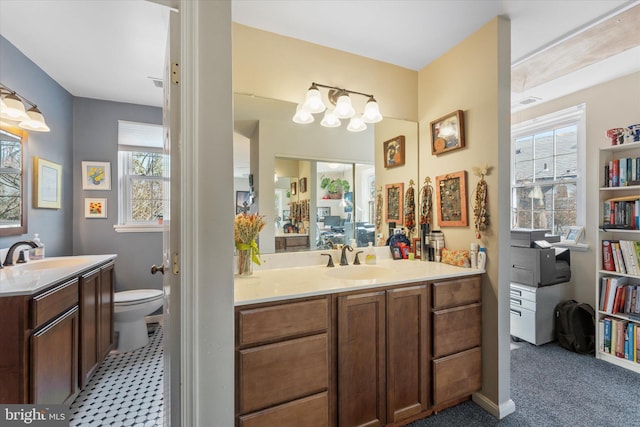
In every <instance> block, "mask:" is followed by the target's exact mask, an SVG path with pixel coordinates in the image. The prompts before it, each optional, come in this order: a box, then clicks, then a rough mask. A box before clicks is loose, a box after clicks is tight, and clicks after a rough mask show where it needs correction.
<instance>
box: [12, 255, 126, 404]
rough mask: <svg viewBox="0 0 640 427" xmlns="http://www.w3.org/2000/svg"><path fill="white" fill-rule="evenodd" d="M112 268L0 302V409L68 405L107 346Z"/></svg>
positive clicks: (110, 329)
mask: <svg viewBox="0 0 640 427" xmlns="http://www.w3.org/2000/svg"><path fill="white" fill-rule="evenodd" d="M113 266H114V264H113V262H110V263H108V264H105V265H103V266H101V267H99V268H98V269H95V270H91V271H90V272H88V273H83V272H80V273H79V275H78V276H76V277H73V278H71V279H68V280H64V281H61V282H59V283H54V284H52V285H51V286H49V287H48V288H46V289H44V290H43V291H41V292H39V293H37V294H34V295H18V296H6V297H1V298H0V324H2V328H0V343H2V344H1V345H2V348H1V351H0V404H25V403H27V404H37V403H42V404H67V405H68V404H71V402H73V400H74V399H75V397H76V396H77V394H78V393H79V391H80V388H81V387H83V386H84V385H85V384H86V380H87V379H88V377H89V376H88V375H86V372H88V371H87V370H86V369H87V367H88V368H89V371H91V372H93V371H95V368H96V366H97V365H99V364H100V362H101V361H102V360H103V358H104V356H105V355H106V354H107V353H108V351H109V350H110V348H111V344H109V342H108V341H110V342H111V343H113V284H114V282H113V277H114V276H113V271H114V270H113ZM83 286H84V289H83ZM83 310H84V313H83ZM83 314H84V315H85V318H84V320H86V321H87V323H86V324H85V325H84V326H83ZM92 325H93V327H92ZM92 331H93V334H96V333H97V331H99V333H98V335H92ZM81 333H83V335H81ZM83 347H84V348H85V349H87V350H88V351H86V352H83V350H82V349H83ZM87 356H90V357H87ZM83 358H84V359H83ZM83 360H84V362H85V365H83V364H82V363H81V361H83Z"/></svg>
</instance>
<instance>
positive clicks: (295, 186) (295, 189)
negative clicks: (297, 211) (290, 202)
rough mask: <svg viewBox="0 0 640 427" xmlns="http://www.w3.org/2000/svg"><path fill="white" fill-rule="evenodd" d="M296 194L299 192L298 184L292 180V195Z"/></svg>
mask: <svg viewBox="0 0 640 427" xmlns="http://www.w3.org/2000/svg"><path fill="white" fill-rule="evenodd" d="M296 194H298V191H297V185H296V183H295V182H292V183H291V195H292V196H295V195H296Z"/></svg>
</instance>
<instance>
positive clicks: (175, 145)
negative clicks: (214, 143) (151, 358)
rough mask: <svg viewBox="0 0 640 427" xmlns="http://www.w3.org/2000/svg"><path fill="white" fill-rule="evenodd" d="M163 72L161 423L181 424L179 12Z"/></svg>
mask: <svg viewBox="0 0 640 427" xmlns="http://www.w3.org/2000/svg"><path fill="white" fill-rule="evenodd" d="M166 58H167V59H166V64H165V75H164V89H165V90H164V94H165V95H164V98H165V99H164V105H163V119H162V121H163V126H164V130H165V132H164V136H165V141H164V154H165V155H166V158H167V159H169V161H168V163H169V165H167V166H169V167H165V168H164V170H165V173H168V174H169V176H170V177H171V179H170V180H169V184H167V187H169V188H166V190H168V191H169V195H170V196H169V200H170V201H169V203H168V205H167V204H165V214H164V218H165V221H164V227H163V233H162V264H163V266H164V267H165V268H164V278H163V281H162V286H163V290H164V414H165V416H164V425H165V426H171V425H174V426H179V425H180V411H181V408H180V257H179V256H180V253H181V251H180V149H179V143H180V85H179V82H177V75H178V74H177V73H176V69H175V68H174V67H175V66H174V64H179V58H180V16H179V15H178V13H177V12H174V11H172V12H171V13H170V17H169V36H168V41H167V53H166Z"/></svg>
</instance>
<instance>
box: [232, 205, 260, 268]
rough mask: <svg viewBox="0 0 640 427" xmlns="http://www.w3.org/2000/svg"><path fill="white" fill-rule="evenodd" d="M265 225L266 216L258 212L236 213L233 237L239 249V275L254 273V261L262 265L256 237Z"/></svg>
mask: <svg viewBox="0 0 640 427" xmlns="http://www.w3.org/2000/svg"><path fill="white" fill-rule="evenodd" d="M264 225H265V222H264V217H263V216H260V215H258V214H257V213H254V214H248V213H246V212H243V213H241V214H238V215H236V219H235V221H234V222H233V237H234V240H235V243H236V249H237V250H238V259H237V268H236V274H237V275H239V276H250V275H251V274H253V263H256V264H258V265H260V250H259V249H258V244H257V243H256V239H257V238H258V233H260V230H262V229H263V228H264Z"/></svg>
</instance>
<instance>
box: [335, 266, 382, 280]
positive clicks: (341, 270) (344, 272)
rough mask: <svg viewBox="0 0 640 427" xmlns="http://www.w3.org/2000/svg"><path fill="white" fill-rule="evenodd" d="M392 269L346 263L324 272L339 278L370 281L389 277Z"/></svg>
mask: <svg viewBox="0 0 640 427" xmlns="http://www.w3.org/2000/svg"><path fill="white" fill-rule="evenodd" d="M393 273H394V271H393V270H391V269H389V268H385V267H378V266H374V265H347V266H336V267H334V268H329V269H327V271H326V272H325V274H326V275H327V276H329V277H333V278H335V279H341V280H354V281H366V282H370V281H372V280H375V279H389V278H391V277H393Z"/></svg>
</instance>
